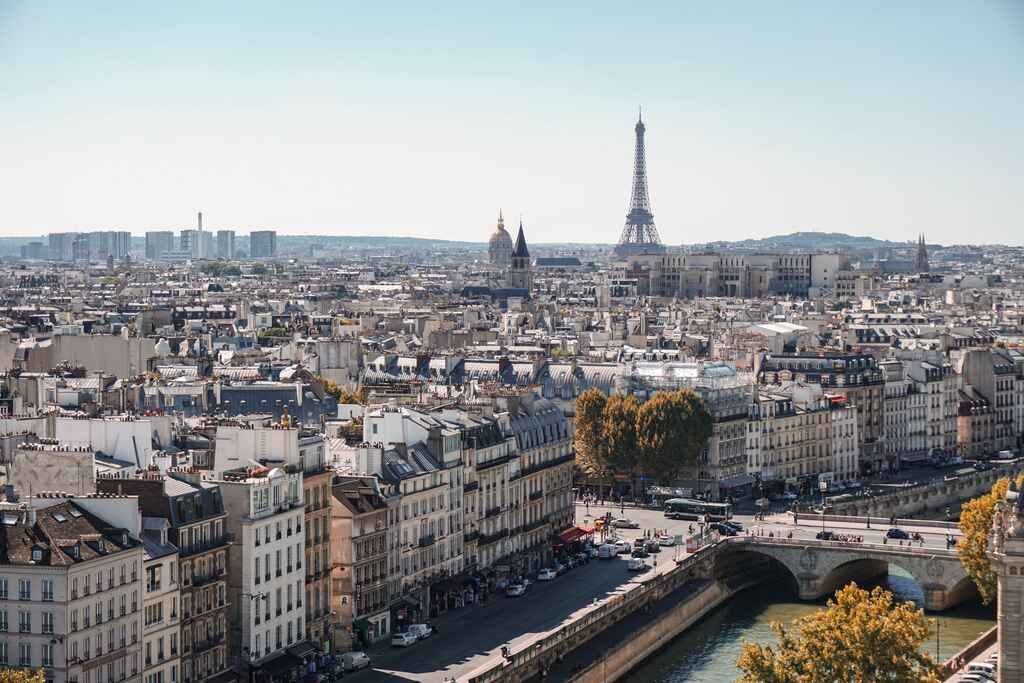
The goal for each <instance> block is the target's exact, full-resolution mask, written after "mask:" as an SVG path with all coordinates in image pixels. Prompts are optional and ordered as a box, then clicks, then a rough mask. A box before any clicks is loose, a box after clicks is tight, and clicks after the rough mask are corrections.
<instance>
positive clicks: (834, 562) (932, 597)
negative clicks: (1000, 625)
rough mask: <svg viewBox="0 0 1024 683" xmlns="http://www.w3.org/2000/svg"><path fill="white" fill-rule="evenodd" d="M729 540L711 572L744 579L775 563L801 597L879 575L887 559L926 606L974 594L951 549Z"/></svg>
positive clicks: (934, 607)
mask: <svg viewBox="0 0 1024 683" xmlns="http://www.w3.org/2000/svg"><path fill="white" fill-rule="evenodd" d="M730 541H732V542H731V543H728V544H725V547H723V548H722V552H721V553H720V555H719V556H718V557H716V561H715V577H716V578H718V579H720V580H722V579H723V578H730V577H735V576H740V575H744V574H746V575H748V579H749V577H751V576H753V578H757V577H756V574H752V572H762V573H772V574H774V575H776V576H778V575H779V573H780V567H781V568H784V569H785V570H786V572H787V573H788V577H791V578H792V580H793V581H795V582H796V585H797V594H798V595H799V597H800V598H801V599H804V600H817V599H820V598H822V597H825V596H826V595H831V594H832V593H833V592H835V590H836V589H837V588H840V587H842V586H844V585H846V584H847V583H849V582H850V581H855V582H857V583H863V582H865V581H869V580H871V579H876V578H878V577H879V576H884V575H886V574H887V573H888V572H889V566H890V565H892V566H894V567H899V568H900V569H902V570H903V571H905V572H906V573H907V574H909V575H910V577H911V578H912V579H913V580H914V581H915V582H916V583H917V585H918V586H919V587H920V589H921V592H922V593H923V596H924V604H923V605H922V607H924V608H925V609H926V610H929V611H933V610H934V611H941V610H945V609H948V608H950V607H953V606H954V605H957V604H959V603H961V602H963V601H965V600H968V599H970V598H971V597H973V595H974V586H973V583H972V582H971V581H970V579H969V578H968V577H967V574H966V572H965V571H964V569H963V566H962V565H961V564H960V561H959V558H958V557H957V555H956V553H955V552H948V551H947V552H928V551H927V550H925V551H920V550H915V549H912V548H909V547H907V548H905V549H902V550H899V549H895V548H892V547H884V546H874V545H847V544H837V543H830V542H810V541H809V542H802V541H792V540H783V539H774V540H767V539H762V538H753V537H751V538H736V539H730ZM769 570H770V571H769Z"/></svg>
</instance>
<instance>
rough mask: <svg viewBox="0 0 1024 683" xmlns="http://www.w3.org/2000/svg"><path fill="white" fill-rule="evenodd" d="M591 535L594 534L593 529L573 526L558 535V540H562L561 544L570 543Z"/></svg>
mask: <svg viewBox="0 0 1024 683" xmlns="http://www.w3.org/2000/svg"><path fill="white" fill-rule="evenodd" d="M592 533H594V527H579V526H573V527H569V528H568V529H566V530H565V531H563V532H562V533H560V534H558V538H560V539H561V540H562V543H572V542H573V541H578V540H580V539H581V538H583V537H584V536H586V535H588V534H592Z"/></svg>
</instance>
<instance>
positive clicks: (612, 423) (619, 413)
mask: <svg viewBox="0 0 1024 683" xmlns="http://www.w3.org/2000/svg"><path fill="white" fill-rule="evenodd" d="M639 410H640V404H639V403H637V400H636V397H635V396H620V395H618V394H616V395H614V396H610V397H609V398H608V400H607V401H606V402H605V405H604V410H603V411H601V446H602V447H601V451H600V455H601V456H602V461H603V464H604V466H605V469H607V470H610V471H612V472H613V473H617V474H628V475H629V476H630V479H631V480H633V484H634V488H633V491H634V494H635V492H636V487H635V484H636V482H635V479H636V477H637V475H639V474H640V471H641V468H640V458H639V457H638V453H637V443H636V418H637V414H638V413H639Z"/></svg>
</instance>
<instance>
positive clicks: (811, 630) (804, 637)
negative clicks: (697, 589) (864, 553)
mask: <svg viewBox="0 0 1024 683" xmlns="http://www.w3.org/2000/svg"><path fill="white" fill-rule="evenodd" d="M772 630H773V631H774V632H775V635H776V637H777V639H778V645H776V646H774V647H773V646H771V645H759V644H756V643H755V644H751V643H744V644H743V650H742V652H741V654H740V658H739V661H738V662H737V666H738V667H739V668H740V671H741V672H742V675H741V676H740V677H739V679H737V683H837V682H841V683H881V682H888V683H938V681H939V680H940V678H939V676H938V671H939V669H938V666H936V664H935V662H934V661H933V660H932V658H931V657H930V656H928V655H927V654H925V653H923V652H921V651H920V647H921V645H922V643H924V642H925V640H926V639H927V638H928V637H929V634H930V626H929V623H928V619H927V618H926V617H925V615H924V610H922V609H918V608H917V607H916V606H915V605H914V604H913V603H908V602H898V601H896V600H894V598H893V595H892V593H890V592H889V591H886V590H883V589H882V588H880V587H876V588H874V589H873V590H872V591H871V592H870V593H869V592H868V591H866V590H862V589H860V588H858V587H857V585H856V584H854V583H851V584H849V585H847V586H846V587H845V588H843V589H841V590H840V591H838V592H837V593H836V594H835V596H834V597H833V598H832V599H831V600H829V601H828V604H827V605H826V607H825V609H823V610H818V611H817V612H815V613H813V614H811V615H809V616H806V617H802V618H800V619H797V620H796V621H795V622H794V623H793V625H792V626H791V627H790V628H789V629H787V628H786V627H784V626H782V625H780V624H772Z"/></svg>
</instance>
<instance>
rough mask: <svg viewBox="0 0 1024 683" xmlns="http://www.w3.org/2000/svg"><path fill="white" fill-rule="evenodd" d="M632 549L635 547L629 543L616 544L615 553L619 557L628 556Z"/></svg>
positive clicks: (620, 542)
mask: <svg viewBox="0 0 1024 683" xmlns="http://www.w3.org/2000/svg"><path fill="white" fill-rule="evenodd" d="M632 549H633V546H631V545H630V544H629V541H619V542H617V543H616V544H615V552H616V553H618V554H619V555H626V554H628V553H629V551H630V550H632Z"/></svg>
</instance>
